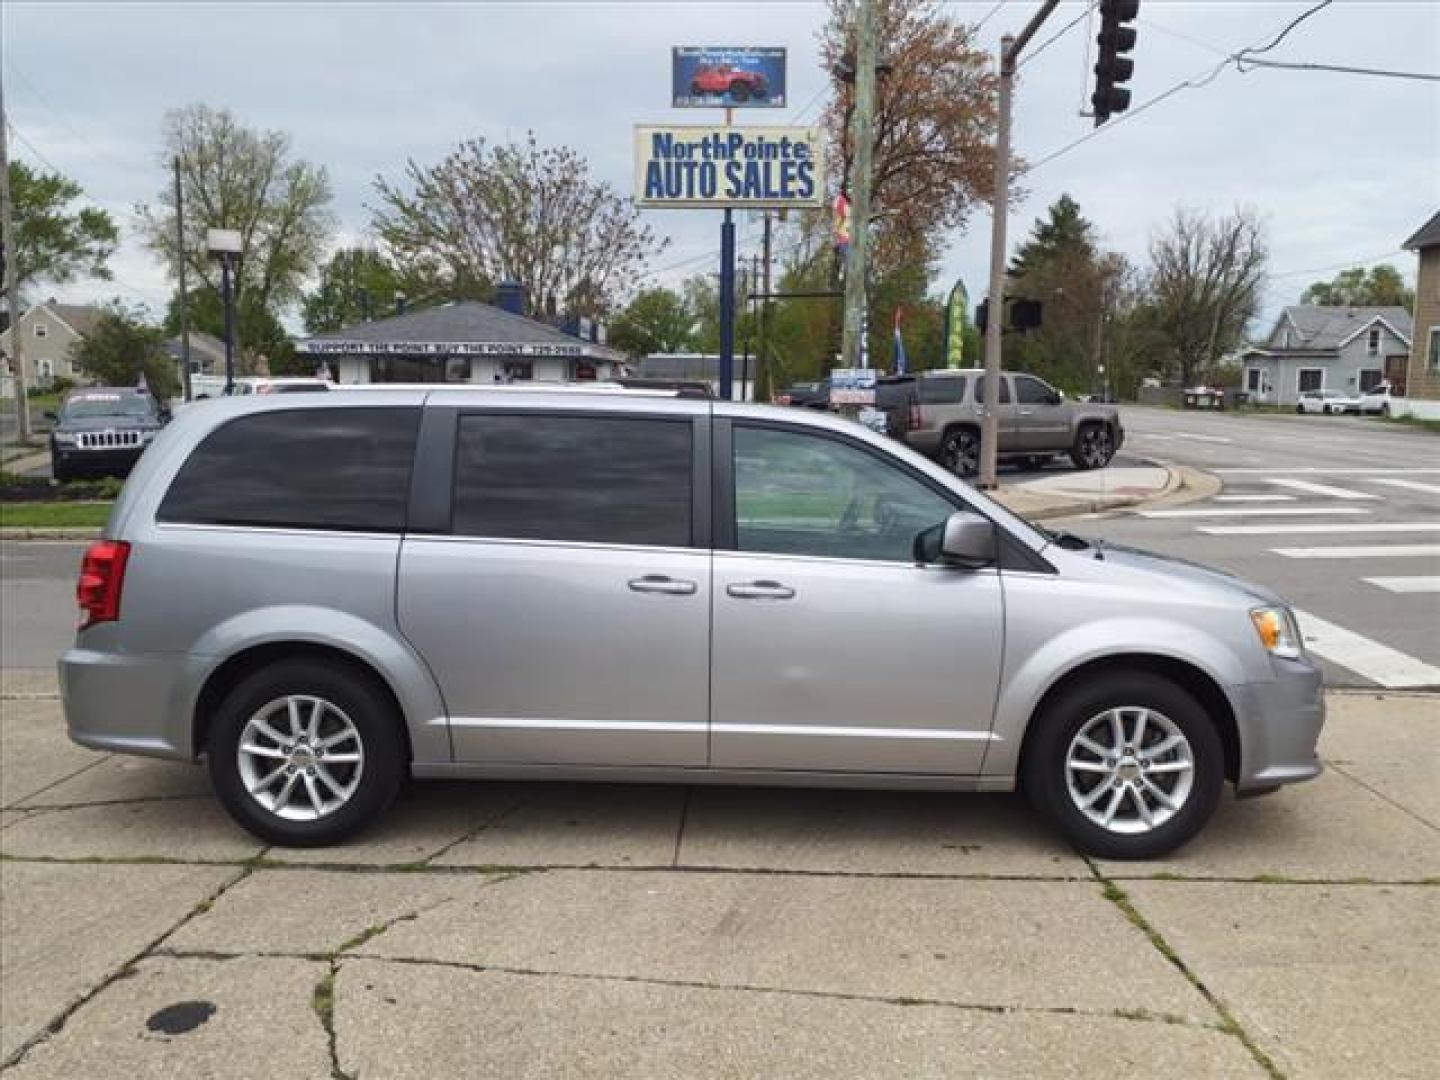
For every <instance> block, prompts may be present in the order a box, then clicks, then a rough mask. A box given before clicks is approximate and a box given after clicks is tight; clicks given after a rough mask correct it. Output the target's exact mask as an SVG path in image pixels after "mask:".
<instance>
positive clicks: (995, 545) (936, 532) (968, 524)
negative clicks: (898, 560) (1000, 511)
mask: <svg viewBox="0 0 1440 1080" xmlns="http://www.w3.org/2000/svg"><path fill="white" fill-rule="evenodd" d="M998 556H999V541H998V539H997V537H996V535H995V525H994V523H993V522H992V521H990V519H989V518H985V517H982V516H981V515H979V514H976V513H972V512H970V511H968V510H957V511H955V513H953V514H951V515H950V516H949V517H948V518H946V519H945V521H944V523H943V524H940V525H936V526H935V527H934V528H930V529H926V530H925V531H924V532H922V533H921V534H920V535H919V536H917V537H915V561H916V562H917V563H921V564H930V563H942V564H945V565H948V566H960V567H965V568H967V569H971V570H977V569H979V568H980V567H982V566H990V565H993V564H994V563H995V561H996V559H997V558H998Z"/></svg>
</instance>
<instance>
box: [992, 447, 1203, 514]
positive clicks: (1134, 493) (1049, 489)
mask: <svg viewBox="0 0 1440 1080" xmlns="http://www.w3.org/2000/svg"><path fill="white" fill-rule="evenodd" d="M1000 480H1001V485H1000V487H999V488H998V489H996V490H995V491H992V492H990V497H991V498H993V499H994V500H995V501H996V502H998V503H1000V504H1001V505H1002V506H1005V507H1006V508H1007V509H1009V510H1011V511H1013V512H1014V513H1016V514H1019V515H1020V516H1021V517H1023V518H1027V519H1029V520H1031V521H1044V520H1047V519H1050V518H1058V517H1070V516H1073V515H1075V514H1087V513H1098V512H1100V511H1104V510H1117V509H1120V508H1122V507H1129V506H1139V505H1140V504H1142V503H1143V504H1146V505H1152V504H1153V505H1165V506H1171V505H1179V504H1180V503H1185V502H1192V501H1194V500H1196V499H1206V498H1209V497H1210V496H1212V495H1214V494H1215V493H1216V492H1218V491H1219V490H1220V482H1219V480H1217V479H1216V478H1214V477H1212V476H1210V475H1209V474H1208V473H1203V472H1200V471H1199V470H1198V469H1191V468H1187V467H1185V466H1180V465H1171V464H1168V463H1166V462H1160V461H1153V462H1148V463H1146V464H1144V465H1132V466H1123V465H1121V466H1116V465H1112V466H1110V467H1109V468H1105V469H1096V470H1093V471H1089V472H1083V471H1080V470H1078V469H1076V470H1071V469H1066V470H1064V471H1055V472H1039V473H1019V474H1008V475H1002V476H1001V478H1000Z"/></svg>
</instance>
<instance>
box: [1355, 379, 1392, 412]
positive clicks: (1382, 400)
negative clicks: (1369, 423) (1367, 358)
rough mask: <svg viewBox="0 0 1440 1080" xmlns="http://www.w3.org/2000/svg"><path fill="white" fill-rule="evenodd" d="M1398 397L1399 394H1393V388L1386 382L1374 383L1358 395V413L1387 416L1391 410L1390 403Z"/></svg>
mask: <svg viewBox="0 0 1440 1080" xmlns="http://www.w3.org/2000/svg"><path fill="white" fill-rule="evenodd" d="M1399 396H1400V395H1399V394H1397V393H1395V388H1394V387H1393V386H1391V385H1390V384H1389V383H1388V382H1382V383H1376V384H1375V385H1374V386H1372V387H1371V388H1370V389H1369V390H1367V391H1365V393H1363V394H1361V395H1360V412H1361V413H1362V414H1374V415H1377V416H1389V415H1390V410H1391V404H1390V402H1391V401H1393V400H1394V399H1395V398H1398V397H1399Z"/></svg>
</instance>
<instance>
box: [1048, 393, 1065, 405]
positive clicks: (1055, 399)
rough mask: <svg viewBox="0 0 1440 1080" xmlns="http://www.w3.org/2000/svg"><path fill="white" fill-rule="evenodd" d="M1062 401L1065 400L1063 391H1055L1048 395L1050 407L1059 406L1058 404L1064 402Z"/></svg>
mask: <svg viewBox="0 0 1440 1080" xmlns="http://www.w3.org/2000/svg"><path fill="white" fill-rule="evenodd" d="M1064 400H1065V391H1063V390H1056V391H1054V392H1053V393H1051V395H1050V404H1051V405H1059V404H1060V403H1061V402H1062V401H1064Z"/></svg>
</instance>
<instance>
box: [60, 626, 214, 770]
mask: <svg viewBox="0 0 1440 1080" xmlns="http://www.w3.org/2000/svg"><path fill="white" fill-rule="evenodd" d="M191 663H193V661H192V660H191V659H190V658H189V657H187V656H185V655H183V654H168V653H167V654H139V655H134V654H125V653H109V652H100V651H97V650H94V649H85V648H80V647H78V646H77V647H76V648H73V649H70V650H69V651H68V652H66V653H65V655H64V656H62V657H61V658H60V697H61V699H62V701H63V703H64V708H65V726H66V729H67V731H68V733H69V735H70V739H71V741H73V742H76V743H78V744H80V745H81V746H86V747H89V748H90V749H92V750H107V751H111V752H114V753H120V754H144V755H146V756H149V757H163V758H179V759H185V760H188V759H190V758H193V757H194V756H195V754H194V747H193V746H192V745H191V743H192V739H193V733H192V730H191V723H190V717H191V708H190V706H189V701H190V700H191V698H190V696H189V694H188V688H189V687H190V686H192V685H194V683H193V682H192V681H191V676H192V675H198V672H192V671H191V670H190V665H191Z"/></svg>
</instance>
